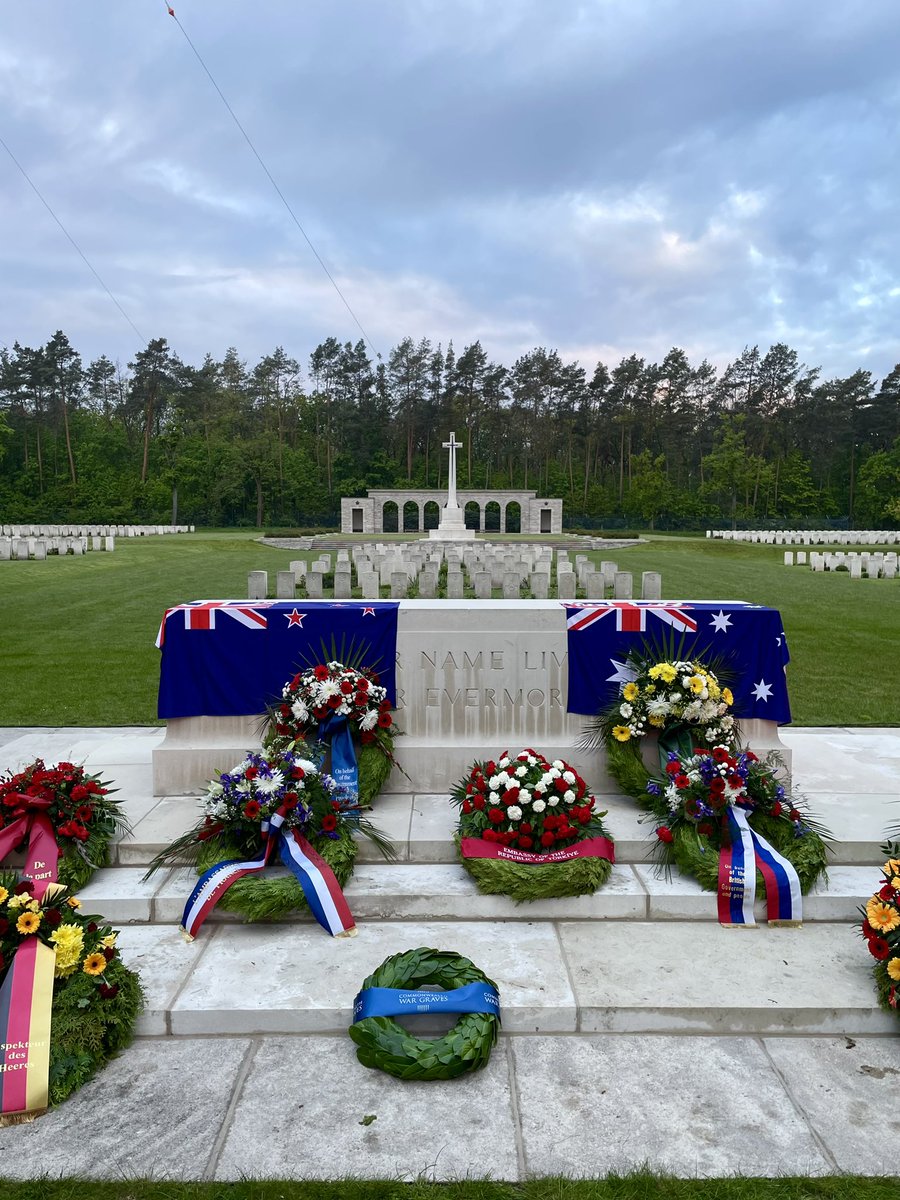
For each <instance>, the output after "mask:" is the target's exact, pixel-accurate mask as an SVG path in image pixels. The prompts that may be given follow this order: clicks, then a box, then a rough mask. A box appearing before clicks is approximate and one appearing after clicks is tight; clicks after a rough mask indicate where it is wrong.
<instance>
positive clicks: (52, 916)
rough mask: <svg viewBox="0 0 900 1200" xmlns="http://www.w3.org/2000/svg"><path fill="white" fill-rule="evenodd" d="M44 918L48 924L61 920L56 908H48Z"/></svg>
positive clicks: (56, 923)
mask: <svg viewBox="0 0 900 1200" xmlns="http://www.w3.org/2000/svg"><path fill="white" fill-rule="evenodd" d="M44 920H45V921H46V922H47V924H48V925H51V926H55V925H59V924H60V922H61V921H62V913H61V912H60V911H59V909H58V908H48V909H47V911H46V912H45V913H44Z"/></svg>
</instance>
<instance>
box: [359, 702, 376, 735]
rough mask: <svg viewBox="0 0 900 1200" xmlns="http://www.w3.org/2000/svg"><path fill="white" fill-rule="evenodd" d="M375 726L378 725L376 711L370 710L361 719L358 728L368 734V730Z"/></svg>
mask: <svg viewBox="0 0 900 1200" xmlns="http://www.w3.org/2000/svg"><path fill="white" fill-rule="evenodd" d="M377 724H378V711H377V709H374V708H370V709H369V711H368V712H367V713H366V715H365V716H364V717H363V719H362V720H361V721H360V723H359V727H360V729H361V730H362V731H363V732H364V733H368V732H369V730H370V729H374V728H375V726H376V725H377Z"/></svg>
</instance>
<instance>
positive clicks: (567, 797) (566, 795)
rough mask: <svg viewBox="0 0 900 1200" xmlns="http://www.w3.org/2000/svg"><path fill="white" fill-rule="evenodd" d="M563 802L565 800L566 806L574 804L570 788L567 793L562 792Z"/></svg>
mask: <svg viewBox="0 0 900 1200" xmlns="http://www.w3.org/2000/svg"><path fill="white" fill-rule="evenodd" d="M563 800H565V802H566V804H574V803H575V793H574V792H573V791H572V789H571V788H569V789H568V791H565V792H563Z"/></svg>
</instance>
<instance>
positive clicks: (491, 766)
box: [484, 760, 497, 777]
mask: <svg viewBox="0 0 900 1200" xmlns="http://www.w3.org/2000/svg"><path fill="white" fill-rule="evenodd" d="M484 773H485V775H487V776H488V777H490V776H491V775H496V774H497V764H496V763H495V762H494V761H493V760H492V761H491V762H486V763H485V764H484Z"/></svg>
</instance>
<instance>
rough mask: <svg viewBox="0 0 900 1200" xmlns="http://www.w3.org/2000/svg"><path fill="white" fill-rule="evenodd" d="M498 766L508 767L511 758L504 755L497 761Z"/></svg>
mask: <svg viewBox="0 0 900 1200" xmlns="http://www.w3.org/2000/svg"><path fill="white" fill-rule="evenodd" d="M497 766H498V767H500V768H501V769H502V768H503V767H508V766H509V759H508V758H507V757H506V756H505V755H504V756H503V758H501V759H500V761H499V762H498V763H497Z"/></svg>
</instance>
